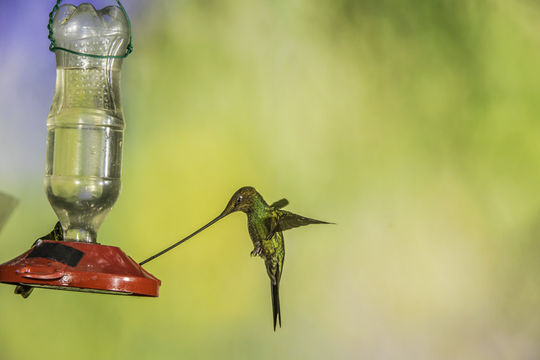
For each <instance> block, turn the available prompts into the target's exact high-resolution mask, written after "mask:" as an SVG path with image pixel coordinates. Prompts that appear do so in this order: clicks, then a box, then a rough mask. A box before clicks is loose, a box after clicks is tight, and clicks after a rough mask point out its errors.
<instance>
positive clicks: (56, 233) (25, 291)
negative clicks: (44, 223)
mask: <svg viewBox="0 0 540 360" xmlns="http://www.w3.org/2000/svg"><path fill="white" fill-rule="evenodd" d="M40 240H58V241H62V240H64V231H63V230H62V225H61V224H60V221H58V222H57V223H56V225H54V228H53V229H52V231H51V232H50V233H48V234H47V235H44V236H41V237H39V238H38V239H37V240H36V241H35V242H34V244H33V245H32V247H34V246H36V245H37V244H38V242H39V241H40ZM32 290H34V288H33V287H32V286H28V285H17V286H16V287H15V294H17V295H21V296H22V297H23V298H25V299H26V298H27V297H29V296H30V294H31V293H32Z"/></svg>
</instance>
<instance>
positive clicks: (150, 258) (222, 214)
mask: <svg viewBox="0 0 540 360" xmlns="http://www.w3.org/2000/svg"><path fill="white" fill-rule="evenodd" d="M230 213H231V212H230V211H229V209H228V208H226V209H225V210H223V212H222V213H221V214H220V215H219V216H218V217H216V218H215V219H214V220H212V221H210V222H209V223H208V224H206V225H204V226H203V227H202V228H200V229H199V230H197V231H195V232H193V233H191V234H190V235H188V236H186V237H185V238H183V239H182V240H180V241H178V242H176V243H174V244H172V245H171V246H169V247H168V248H166V249H165V250H162V251H160V252H158V253H157V254H155V255H152V256H150V257H149V258H148V259H146V260H144V261H141V262H140V263H139V265H144V264H146V263H147V262H149V261H152V260H154V259H155V258H157V257H158V256H161V255H163V254H165V253H166V252H167V251H169V250H172V249H174V248H175V247H177V246H178V245H180V244H181V243H183V242H184V241H186V240H189V239H191V238H192V237H194V236H195V235H197V234H198V233H200V232H201V231H203V230H204V229H206V228H207V227H209V226H211V225H213V224H215V223H216V222H218V221H219V220H221V219H223V218H224V217H225V216H227V215H229V214H230Z"/></svg>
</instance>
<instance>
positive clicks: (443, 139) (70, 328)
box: [0, 0, 540, 360]
mask: <svg viewBox="0 0 540 360" xmlns="http://www.w3.org/2000/svg"><path fill="white" fill-rule="evenodd" d="M92 2H93V3H94V4H95V6H96V7H103V6H106V5H108V4H110V3H111V2H107V1H102V0H100V1H92ZM52 5H53V1H38V0H18V1H7V0H1V1H0V49H2V55H1V56H0V79H1V84H2V86H0V191H3V192H7V193H9V194H12V195H14V196H16V197H18V198H19V200H20V203H19V206H18V208H17V209H16V211H15V212H14V214H13V215H12V216H11V218H10V221H9V222H8V223H7V225H6V226H5V227H4V229H3V231H2V233H0V261H7V260H8V259H11V258H12V257H14V256H15V255H18V254H20V253H21V252H23V251H24V250H26V249H27V248H28V247H29V246H30V245H31V244H32V242H33V241H34V239H35V238H36V237H37V236H38V235H42V234H45V233H47V232H48V231H49V230H50V228H51V227H52V226H53V224H54V223H55V221H56V218H55V215H54V213H53V211H52V210H51V208H50V206H49V204H48V201H47V199H46V197H45V194H44V192H43V174H44V167H45V136H46V128H45V119H46V117H47V113H48V110H49V106H50V103H51V100H52V96H53V92H54V81H55V60H54V56H53V54H51V53H50V52H49V51H48V50H47V46H48V41H47V31H46V28H45V26H46V23H47V16H48V12H49V11H50V9H51V8H52ZM124 6H125V7H126V9H127V11H128V13H129V14H130V16H131V18H132V24H133V37H134V46H135V50H134V52H133V54H132V55H130V57H129V58H128V59H127V60H126V61H125V63H124V67H123V75H122V76H123V78H122V86H123V89H122V92H123V105H124V113H125V119H126V123H127V129H126V133H125V146H124V162H123V178H122V181H123V188H122V194H121V196H120V199H119V200H118V202H117V204H116V206H115V207H114V209H113V211H112V212H111V213H110V215H109V216H108V218H107V219H106V221H105V223H104V224H103V226H102V228H101V230H100V233H99V240H100V241H101V242H102V243H104V244H107V245H115V246H120V247H121V248H122V249H124V250H125V251H126V252H127V253H128V254H129V255H131V256H132V257H133V258H135V259H136V260H141V259H143V258H146V257H147V256H149V255H151V254H153V253H154V252H156V251H157V250H160V249H162V248H163V247H165V246H167V245H169V244H170V243H172V242H174V241H175V240H177V239H179V238H180V237H182V236H184V235H186V234H188V233H190V232H191V231H192V230H194V229H196V228H198V227H199V226H201V225H202V224H204V223H206V222H207V221H208V220H209V219H211V218H213V217H214V216H215V215H217V214H218V213H219V212H220V211H221V210H222V209H223V207H224V205H225V203H226V201H227V200H228V199H229V197H230V195H231V194H232V193H233V192H234V191H235V190H236V189H237V188H239V187H240V186H243V185H253V186H255V187H256V188H257V189H258V190H260V191H261V193H262V194H263V195H264V196H265V198H266V199H267V200H268V201H269V202H270V201H274V200H277V199H279V198H281V197H287V198H288V199H289V200H290V202H291V205H290V207H289V209H290V210H293V211H296V212H298V213H300V214H303V215H306V216H311V217H315V218H320V219H323V220H329V221H335V222H337V223H338V225H335V226H311V227H306V228H302V229H295V230H291V231H288V232H287V233H286V234H285V240H286V249H287V256H286V261H285V269H284V275H283V278H282V284H281V297H282V309H283V328H282V329H280V330H279V331H277V332H276V333H274V332H273V331H272V326H271V322H272V321H271V303H270V295H269V286H268V279H267V276H266V273H265V270H264V266H263V264H262V262H261V261H260V260H259V259H253V258H250V257H249V252H250V250H251V243H250V240H249V237H248V233H247V229H246V224H245V218H244V216H243V215H242V214H235V215H233V216H230V217H228V218H226V219H225V220H223V221H221V222H219V223H218V224H216V225H215V226H213V227H212V228H211V229H209V230H207V231H205V232H203V233H202V234H201V235H200V236H198V237H197V238H195V239H193V240H190V241H189V242H187V243H185V244H184V245H182V246H181V247H180V248H177V250H175V251H174V252H171V253H169V254H167V255H165V256H163V257H162V258H160V259H159V261H158V260H156V261H155V262H152V263H149V264H148V265H147V266H146V268H147V269H148V270H149V271H150V272H152V273H153V274H155V275H156V276H158V277H159V278H160V279H161V280H162V281H163V285H162V288H161V291H160V297H159V298H157V299H149V298H130V297H120V296H108V295H94V294H82V293H71V292H61V291H47V290H37V291H35V292H34V294H32V296H31V297H30V298H28V299H26V300H23V299H22V298H20V297H19V296H14V295H13V287H12V286H8V285H2V286H0V359H2V360H11V359H17V360H19V359H21V360H24V359H36V358H41V359H52V358H58V359H59V358H62V359H67V358H76V359H149V358H155V359H169V358H171V359H172V358H174V359H180V358H185V359H211V358H220V359H538V358H540V345H539V343H538V338H539V336H540V317H539V315H538V314H539V309H540V281H539V278H540V242H539V241H540V196H539V193H538V187H539V184H540V143H539V140H540V138H539V136H540V135H539V134H540V122H539V117H540V101H539V99H540V85H539V84H540V70H539V69H540V67H539V64H540V25H539V22H538V18H539V17H540V5H539V4H538V2H535V1H531V0H512V1H504V0H475V1H471V0H453V1H448V0H433V1H402V0H385V1H376V0H356V1H355V0H318V1H311V0H294V1H283V0H257V1H253V0H249V1H247V0H226V1H210V0H206V1H195V0H191V1H187V0H184V1H165V0H155V1H142V0H125V2H124Z"/></svg>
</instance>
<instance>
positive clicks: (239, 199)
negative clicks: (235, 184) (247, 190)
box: [236, 195, 244, 205]
mask: <svg viewBox="0 0 540 360" xmlns="http://www.w3.org/2000/svg"><path fill="white" fill-rule="evenodd" d="M243 199H244V197H243V196H242V195H240V196H238V197H237V198H236V205H238V204H240V203H241V202H242V200H243Z"/></svg>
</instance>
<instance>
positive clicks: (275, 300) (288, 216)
mask: <svg viewBox="0 0 540 360" xmlns="http://www.w3.org/2000/svg"><path fill="white" fill-rule="evenodd" d="M288 204H289V201H288V200H287V199H281V200H278V201H276V202H274V203H272V204H271V205H268V204H267V203H266V201H264V199H263V197H262V196H261V194H259V193H258V192H257V190H255V188H253V187H251V186H245V187H242V188H240V189H238V190H237V191H236V192H235V193H234V195H233V196H232V197H231V199H230V200H229V202H228V203H227V206H226V207H225V210H223V212H222V213H221V214H220V215H218V216H217V217H216V218H215V219H214V220H212V221H210V222H209V223H208V224H206V225H204V226H203V227H201V228H200V229H199V230H197V231H195V232H194V233H192V234H191V235H189V236H187V237H186V238H184V239H182V240H180V241H178V242H177V243H175V244H173V245H171V246H170V247H168V248H167V249H165V250H163V251H161V252H159V253H157V254H156V255H154V256H152V257H150V258H148V259H146V260H144V261H142V262H141V263H140V265H143V264H145V263H147V262H148V261H150V260H153V259H155V258H156V257H158V256H160V255H162V254H164V253H165V252H167V251H169V250H171V249H173V248H174V247H176V246H178V245H180V244H181V243H182V242H184V241H186V240H188V239H189V238H191V237H192V236H195V235H196V234H197V233H199V232H201V231H202V230H204V229H206V228H207V227H209V226H210V225H212V224H214V223H215V222H217V221H218V220H220V219H222V218H224V217H225V216H227V215H229V214H232V213H233V212H236V211H241V212H243V213H245V214H246V215H247V223H248V232H249V235H250V237H251V241H252V242H253V250H252V251H251V253H250V255H251V256H254V257H257V256H258V257H260V258H262V259H263V260H264V264H265V266H266V272H267V274H268V277H269V278H270V291H271V295H272V313H273V321H274V331H275V330H276V325H277V323H278V321H279V326H280V327H281V307H280V302H279V282H280V280H281V274H282V273H283V262H284V260H285V244H284V241H283V231H285V230H289V229H292V228H295V227H298V226H304V225H309V224H331V223H329V222H326V221H321V220H315V219H310V218H307V217H304V216H300V215H297V214H294V213H292V212H289V211H286V210H282V208H283V207H285V206H287V205H288Z"/></svg>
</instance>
